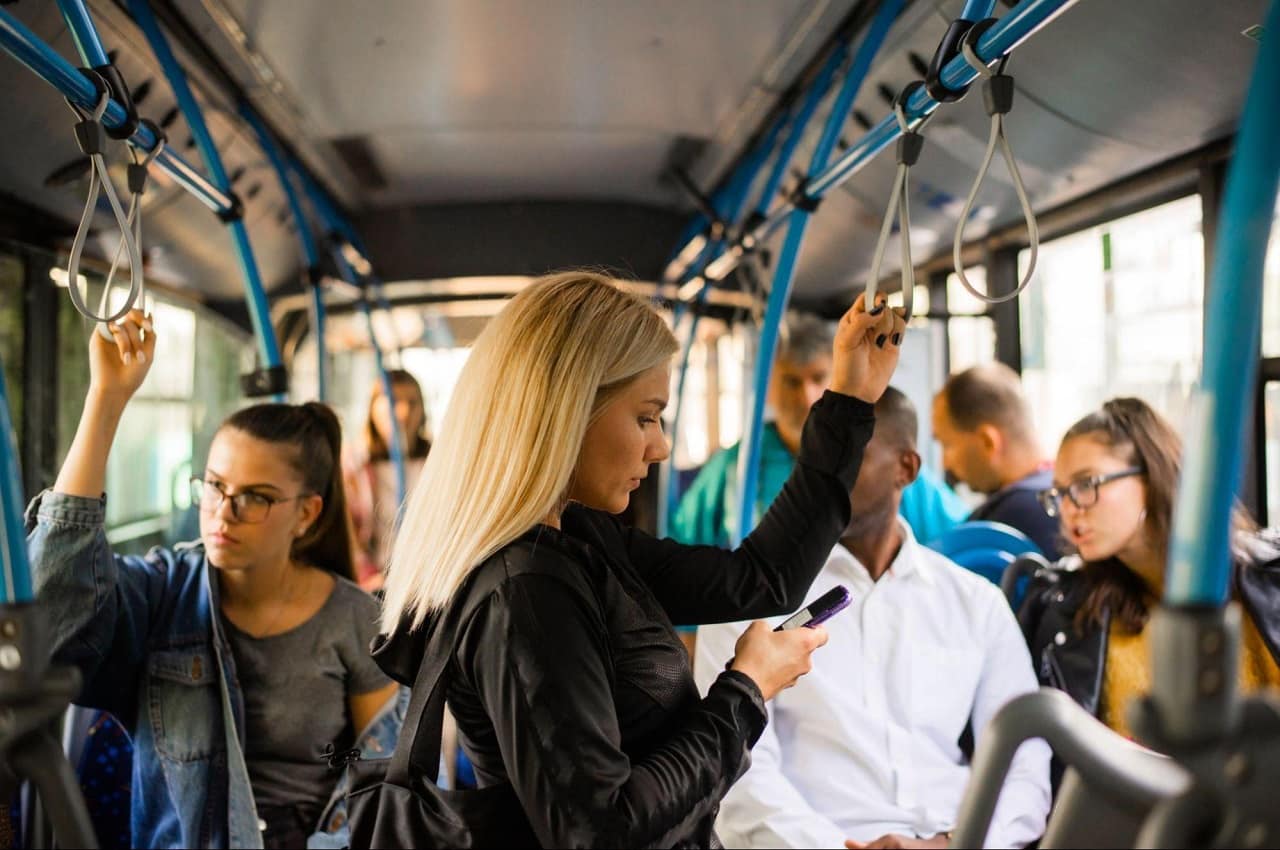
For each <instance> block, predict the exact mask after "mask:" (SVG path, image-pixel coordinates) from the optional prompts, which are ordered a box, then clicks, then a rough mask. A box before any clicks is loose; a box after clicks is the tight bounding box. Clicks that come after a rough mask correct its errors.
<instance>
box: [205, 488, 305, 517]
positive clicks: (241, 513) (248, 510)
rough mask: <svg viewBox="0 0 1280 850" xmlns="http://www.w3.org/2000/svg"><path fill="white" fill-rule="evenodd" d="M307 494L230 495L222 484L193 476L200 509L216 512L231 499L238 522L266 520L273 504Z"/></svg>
mask: <svg viewBox="0 0 1280 850" xmlns="http://www.w3.org/2000/svg"><path fill="white" fill-rule="evenodd" d="M305 495H307V494H305V493H301V494H299V495H297V496H290V497H288V498H285V499H277V498H275V497H273V496H268V495H266V494H264V493H255V492H253V491H252V490H247V491H245V492H243V493H236V494H235V495H228V494H227V492H226V491H225V490H223V489H222V485H221V484H219V483H217V482H216V481H205V480H204V479H203V478H200V477H198V476H193V477H192V478H191V498H192V499H193V500H194V501H195V503H196V504H197V505H199V506H200V510H201V511H202V512H203V513H207V514H212V513H216V512H217V511H218V509H219V508H221V507H222V503H223V501H224V500H229V501H230V502H231V516H233V517H235V520H236V522H244V523H258V522H264V521H265V520H266V518H267V515H268V514H270V513H271V506H272V505H277V504H279V503H280V502H292V501H293V500H294V499H301V498H303V496H305Z"/></svg>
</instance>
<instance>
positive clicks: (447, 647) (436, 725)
mask: <svg viewBox="0 0 1280 850" xmlns="http://www.w3.org/2000/svg"><path fill="white" fill-rule="evenodd" d="M474 598H475V597H474V595H473V594H459V595H458V597H456V598H455V604H454V605H452V606H450V610H449V611H448V613H446V615H445V620H444V621H443V622H442V623H441V624H440V628H439V629H437V631H436V633H435V634H434V635H432V637H431V639H430V640H429V641H428V642H427V648H426V652H425V653H424V655H423V658H422V664H421V666H419V668H418V675H417V677H416V679H415V680H414V683H413V694H412V698H411V699H410V702H409V708H408V711H407V713H406V715H405V725H404V728H403V729H402V730H401V731H400V739H399V741H397V743H396V748H395V751H394V752H393V753H392V754H391V758H390V759H369V760H359V761H355V762H352V763H351V764H350V765H348V767H347V771H348V776H347V778H348V780H349V784H348V788H349V789H350V790H349V791H348V792H347V818H348V823H349V825H350V830H351V839H350V840H351V845H350V846H351V847H352V848H355V850H365V848H394V847H404V848H411V847H537V846H538V840H537V838H536V837H535V836H534V834H533V830H532V828H531V827H530V826H529V820H528V818H526V817H525V814H524V810H523V808H522V807H521V805H520V801H519V799H518V798H517V797H516V794H515V791H514V789H512V787H511V785H510V784H508V783H503V784H501V785H494V786H490V787H488V788H481V789H479V790H468V791H446V790H444V789H442V788H440V787H438V786H437V785H436V778H437V775H438V771H439V766H440V739H441V734H442V731H443V725H444V705H445V694H446V693H447V692H448V687H447V684H448V676H447V675H446V672H447V670H448V668H449V660H450V658H452V657H453V653H454V652H455V651H456V649H457V645H458V638H459V636H460V632H461V628H460V624H462V623H465V622H466V617H465V614H467V613H469V612H470V610H471V609H472V608H474V603H473V602H472V601H471V600H473V599H474ZM413 764H417V765H427V766H429V767H427V768H424V769H423V770H421V771H419V772H418V773H417V775H414V771H413V769H412V767H411V766H412V765H413Z"/></svg>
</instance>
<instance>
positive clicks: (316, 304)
mask: <svg viewBox="0 0 1280 850" xmlns="http://www.w3.org/2000/svg"><path fill="white" fill-rule="evenodd" d="M239 113H240V117H241V118H243V119H244V120H245V122H246V123H248V125H249V126H250V127H251V128H252V129H253V132H254V135H255V136H257V138H258V146H259V147H261V148H262V152H263V153H265V154H266V155H267V160H268V161H269V162H270V163H271V168H272V169H273V170H274V171H275V173H276V179H277V180H279V181H280V188H281V189H282V190H284V197H285V200H286V201H288V203H289V211H290V212H291V213H292V214H293V222H294V225H295V226H296V227H297V228H298V242H299V243H300V244H301V245H302V256H303V259H304V260H305V261H306V263H307V281H308V283H309V284H310V286H311V321H312V329H313V330H314V332H315V335H316V384H317V387H316V394H317V397H318V398H319V399H320V401H324V400H325V399H327V398H328V380H327V377H326V375H325V372H326V365H327V358H328V349H327V346H326V344H325V333H324V332H325V309H324V288H323V287H322V285H321V282H320V252H319V250H317V248H316V240H315V237H314V236H313V235H312V233H311V225H310V223H309V222H308V221H307V215H306V213H305V212H303V209H302V199H301V198H299V197H298V191H297V189H296V188H294V185H293V181H292V180H290V179H289V166H288V163H286V162H285V160H284V157H283V156H282V155H281V153H280V148H279V146H278V145H277V144H276V141H275V139H273V138H272V137H271V133H270V131H268V130H267V126H266V124H264V123H263V122H262V119H261V118H259V117H258V113H256V112H254V111H253V108H252V107H251V106H249V104H247V103H243V102H242V103H241V104H240V107H239Z"/></svg>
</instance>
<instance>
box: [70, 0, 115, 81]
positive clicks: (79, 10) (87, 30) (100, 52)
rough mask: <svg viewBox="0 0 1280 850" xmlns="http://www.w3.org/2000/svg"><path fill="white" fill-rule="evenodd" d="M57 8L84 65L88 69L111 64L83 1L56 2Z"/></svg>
mask: <svg viewBox="0 0 1280 850" xmlns="http://www.w3.org/2000/svg"><path fill="white" fill-rule="evenodd" d="M58 8H59V9H60V10H61V11H62V18H63V20H65V21H66V22H67V29H68V30H70V31H71V38H72V40H73V41H74V42H75V43H76V52H77V53H79V54H80V58H81V59H83V60H84V64H85V65H87V66H89V67H90V68H98V67H101V66H103V65H109V64H111V59H110V58H109V57H108V56H107V51H106V48H104V47H103V46H102V39H101V38H100V37H99V36H98V28H97V27H95V26H94V25H93V18H91V17H90V16H89V9H88V7H86V6H85V5H84V0H58Z"/></svg>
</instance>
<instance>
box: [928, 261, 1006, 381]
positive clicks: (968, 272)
mask: <svg viewBox="0 0 1280 850" xmlns="http://www.w3.org/2000/svg"><path fill="white" fill-rule="evenodd" d="M964 276H965V277H966V278H968V280H969V282H970V283H972V284H973V286H974V288H975V289H977V290H978V291H979V292H985V291H986V288H987V270H986V268H984V267H983V266H972V267H970V268H966V269H965V270H964ZM917 297H919V296H918V295H917ZM947 312H948V313H964V314H970V315H960V316H955V317H953V318H950V319H948V320H947V335H948V337H949V338H950V346H949V353H950V356H951V371H952V372H953V373H954V372H963V371H964V370H965V369H968V368H969V367H970V366H977V365H979V364H981V363H990V362H991V361H993V360H995V359H996V324H995V320H993V319H992V318H991V317H990V316H984V315H976V314H979V313H986V312H987V305H986V304H984V303H983V302H982V301H979V300H978V299H977V298H974V297H973V295H971V294H970V293H969V290H967V289H965V288H964V285H963V284H962V283H960V278H959V276H958V275H956V274H955V273H954V272H952V273H951V274H949V275H947Z"/></svg>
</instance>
